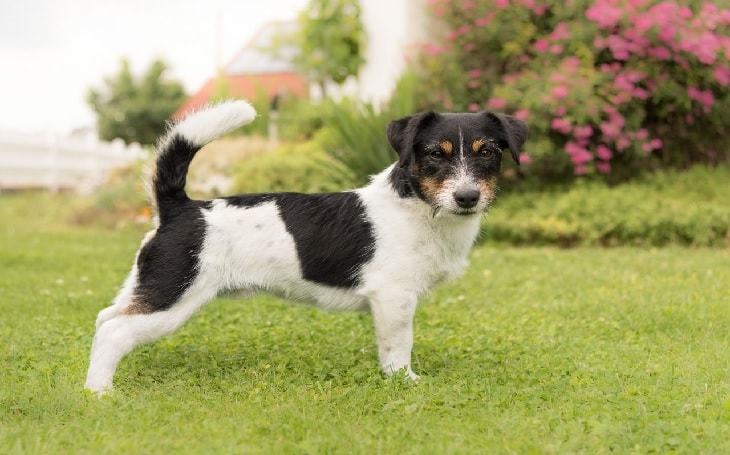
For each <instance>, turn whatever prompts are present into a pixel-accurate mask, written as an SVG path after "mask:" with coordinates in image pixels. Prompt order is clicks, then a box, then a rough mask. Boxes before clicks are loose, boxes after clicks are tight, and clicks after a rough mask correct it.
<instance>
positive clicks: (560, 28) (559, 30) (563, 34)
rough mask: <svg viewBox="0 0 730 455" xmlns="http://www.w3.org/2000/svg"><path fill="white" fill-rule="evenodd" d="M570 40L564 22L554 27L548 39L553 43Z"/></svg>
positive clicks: (568, 31)
mask: <svg viewBox="0 0 730 455" xmlns="http://www.w3.org/2000/svg"><path fill="white" fill-rule="evenodd" d="M568 38H570V30H569V29H568V24H566V23H565V22H561V23H559V24H558V25H556V26H555V29H554V30H553V32H552V33H551V34H550V39H551V40H553V41H558V40H562V39H568Z"/></svg>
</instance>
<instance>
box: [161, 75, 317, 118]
mask: <svg viewBox="0 0 730 455" xmlns="http://www.w3.org/2000/svg"><path fill="white" fill-rule="evenodd" d="M219 77H222V78H223V79H225V81H224V82H223V83H222V84H224V86H225V87H226V89H227V92H228V93H227V94H228V95H230V96H231V97H232V98H243V99H246V100H248V101H250V102H252V103H253V102H256V101H258V100H259V98H260V97H261V96H262V95H264V94H265V95H266V97H267V101H270V100H271V99H272V98H273V97H274V96H275V95H278V94H286V95H290V96H297V97H306V96H307V94H308V93H309V87H308V85H307V81H306V79H305V78H304V77H303V76H302V75H300V74H296V73H278V74H250V75H246V74H239V75H228V74H221V75H220V76H219ZM219 83H220V82H218V81H217V78H212V79H209V80H208V82H206V83H205V85H203V87H202V88H201V89H200V90H198V92H197V93H195V94H194V95H192V96H191V97H190V98H188V99H187V100H186V101H185V102H184V103H183V105H182V106H180V108H179V109H178V110H177V111H175V113H174V114H172V119H173V120H178V119H180V118H181V117H183V116H184V115H185V114H187V113H189V112H191V111H196V110H199V109H201V108H202V107H203V106H205V105H206V104H209V103H210V102H211V101H213V99H214V97H215V96H216V91H217V90H216V86H217V85H218V84H219Z"/></svg>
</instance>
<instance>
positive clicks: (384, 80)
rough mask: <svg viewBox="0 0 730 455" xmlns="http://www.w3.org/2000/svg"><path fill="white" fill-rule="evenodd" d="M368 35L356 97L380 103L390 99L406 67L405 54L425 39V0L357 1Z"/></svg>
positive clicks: (411, 52) (411, 51) (410, 52)
mask: <svg viewBox="0 0 730 455" xmlns="http://www.w3.org/2000/svg"><path fill="white" fill-rule="evenodd" d="M360 5H361V7H362V20H363V24H364V25H365V29H366V30H367V33H368V47H367V51H366V64H365V66H364V67H363V68H362V70H361V71H360V78H359V83H358V97H359V98H361V99H363V100H365V101H374V102H381V101H385V100H387V99H388V98H389V97H390V94H391V93H392V91H393V89H394V88H395V84H396V82H397V81H398V78H399V77H400V75H401V74H402V73H403V71H404V70H405V67H406V55H408V54H413V50H414V45H415V44H417V43H421V42H423V41H425V40H426V38H427V35H426V20H427V15H426V1H425V0H360Z"/></svg>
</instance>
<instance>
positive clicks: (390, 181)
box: [85, 100, 528, 394]
mask: <svg viewBox="0 0 730 455" xmlns="http://www.w3.org/2000/svg"><path fill="white" fill-rule="evenodd" d="M255 117H256V112H255V110H254V108H253V107H252V106H251V105H250V104H248V103H247V102H245V101H241V100H237V101H229V102H225V103H222V104H219V105H217V106H214V107H212V108H209V109H207V110H202V111H199V112H196V113H193V114H191V115H189V116H187V117H186V118H184V119H183V120H182V121H180V122H179V123H177V124H173V125H171V126H170V128H169V131H168V132H167V133H166V135H165V136H164V137H163V138H162V139H161V140H160V141H159V144H158V145H157V152H156V159H155V167H154V169H153V170H152V173H151V179H150V181H149V182H148V191H149V193H150V199H151V203H152V206H153V209H154V212H155V227H154V229H153V230H152V231H151V232H149V233H147V235H146V236H145V237H144V239H143V241H142V245H141V247H140V249H139V250H138V252H137V254H136V257H135V259H134V263H133V265H132V270H131V272H130V273H129V275H128V276H127V278H126V281H125V282H124V284H123V286H122V288H121V290H120V291H119V293H118V294H117V296H116V297H115V299H114V301H113V303H112V305H111V306H109V307H107V308H105V309H103V310H102V311H101V312H100V313H99V315H98V317H97V319H96V333H95V335H94V341H93V343H92V347H91V355H90V364H89V370H88V376H87V379H86V384H85V387H86V388H87V389H88V390H90V391H92V392H95V393H98V394H104V393H105V392H108V391H110V390H111V388H112V378H113V376H114V372H115V370H116V368H117V365H118V364H119V362H120V360H121V359H122V357H123V356H124V355H126V354H127V353H129V352H130V351H132V349H134V348H135V347H136V346H138V345H140V344H143V343H149V342H152V341H155V340H157V339H159V338H161V337H162V336H164V335H167V334H170V333H172V332H173V331H174V330H176V329H177V328H178V327H180V326H181V325H182V324H183V323H184V322H185V321H186V320H187V319H188V318H189V317H190V316H192V315H193V313H195V312H196V310H198V309H199V308H200V307H201V306H202V305H203V304H205V303H206V302H208V301H210V300H211V299H213V298H214V297H216V296H217V295H220V294H223V293H229V292H236V293H243V294H245V295H253V294H256V293H258V292H267V293H272V294H274V295H277V296H280V297H283V298H285V299H288V300H295V301H304V302H310V303H313V304H315V305H317V306H319V307H321V308H324V309H331V310H369V311H370V313H371V314H372V317H373V322H374V326H375V335H376V341H377V347H378V358H379V362H380V367H381V368H382V370H383V371H384V372H385V373H386V374H392V373H394V372H398V371H403V372H404V373H405V374H406V375H407V376H408V377H410V378H413V379H417V378H418V376H417V375H416V374H415V373H414V372H413V370H412V369H411V349H412V346H413V318H414V314H415V311H416V305H417V303H418V300H419V298H420V297H421V296H423V295H424V294H425V293H426V292H427V291H428V290H429V289H431V288H432V287H433V286H434V285H436V284H438V283H440V282H442V281H444V280H446V279H449V278H452V277H454V276H456V275H458V274H459V273H460V272H461V271H462V270H463V269H464V268H465V267H466V265H467V255H468V253H469V251H470V249H471V247H472V245H473V244H474V241H475V239H476V237H477V235H478V233H479V231H480V221H481V218H482V216H483V215H484V214H485V213H486V212H487V210H488V208H489V206H490V205H491V204H492V202H493V200H494V198H495V194H496V191H497V179H498V176H499V174H500V170H501V162H502V153H503V150H506V149H509V150H510V152H511V155H512V158H513V159H514V160H515V161H516V162H517V163H518V164H519V150H520V148H521V147H522V145H523V144H524V142H525V140H526V139H527V132H528V128H527V125H526V124H525V123H524V122H523V121H522V120H519V119H517V118H515V117H512V116H509V115H504V114H495V113H490V112H479V113H448V114H440V113H435V112H421V113H417V114H413V115H410V116H407V117H404V118H401V119H399V120H395V121H392V122H391V123H390V124H389V125H388V127H387V131H386V134H387V138H388V141H389V143H390V145H391V146H392V147H393V149H394V150H395V151H396V152H397V154H398V159H397V161H396V162H395V163H394V164H392V165H391V166H389V167H388V168H386V169H385V170H384V171H382V172H380V173H379V174H377V175H375V176H373V177H371V181H370V183H369V184H368V185H367V186H364V187H362V188H359V189H355V190H351V191H344V192H340V193H321V194H300V193H263V194H244V195H239V196H229V197H222V198H219V199H213V200H204V201H203V200H192V199H190V198H189V197H188V195H187V194H186V192H185V182H186V175H187V172H188V167H189V165H190V162H191V161H192V159H193V157H194V156H195V154H196V152H198V150H200V149H201V148H202V147H203V145H205V144H207V143H209V142H211V141H213V140H214V139H216V138H217V137H219V136H221V135H223V134H225V133H227V132H229V131H231V130H233V129H235V128H237V127H239V126H242V125H245V124H247V123H249V122H251V121H253V120H254V118H255Z"/></svg>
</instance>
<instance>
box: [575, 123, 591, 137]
mask: <svg viewBox="0 0 730 455" xmlns="http://www.w3.org/2000/svg"><path fill="white" fill-rule="evenodd" d="M591 135H593V128H591V126H590V125H585V126H580V125H576V126H575V128H573V136H575V138H576V139H587V138H589V137H591Z"/></svg>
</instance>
